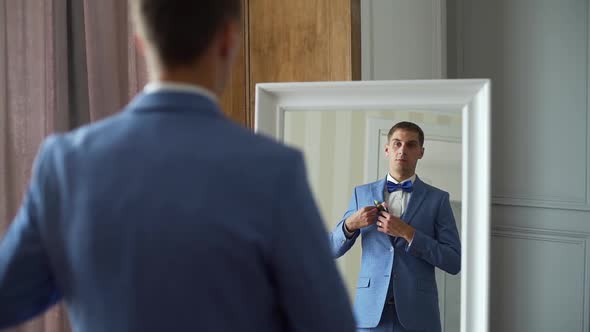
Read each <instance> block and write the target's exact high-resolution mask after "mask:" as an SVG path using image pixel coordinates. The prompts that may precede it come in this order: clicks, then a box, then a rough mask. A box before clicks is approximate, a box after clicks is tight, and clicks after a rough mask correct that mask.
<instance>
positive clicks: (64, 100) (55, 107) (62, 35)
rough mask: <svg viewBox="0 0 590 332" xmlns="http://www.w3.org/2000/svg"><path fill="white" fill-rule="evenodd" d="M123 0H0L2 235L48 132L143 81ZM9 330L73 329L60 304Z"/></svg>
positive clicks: (108, 107)
mask: <svg viewBox="0 0 590 332" xmlns="http://www.w3.org/2000/svg"><path fill="white" fill-rule="evenodd" d="M144 68H145V65H144V63H143V62H142V60H141V59H140V58H139V56H138V54H137V53H136V51H135V48H134V44H133V38H132V31H131V28H130V23H129V20H128V15H127V1H123V0H100V1H96V0H0V238H1V237H2V236H3V234H4V233H5V231H6V229H7V228H8V226H9V224H10V222H11V221H12V218H13V217H14V215H15V214H16V211H17V209H18V207H19V205H20V202H21V199H22V197H23V193H24V190H25V188H26V186H27V183H28V181H29V176H30V172H31V165H32V162H33V159H34V157H35V155H36V153H37V149H38V147H39V144H40V143H41V141H42V140H43V138H44V137H45V136H47V135H49V134H51V133H53V132H61V131H66V130H69V129H72V128H75V127H78V126H80V125H82V124H85V123H88V122H92V121H96V120H98V119H101V118H103V117H105V116H108V115H110V114H113V113H115V112H117V111H119V110H120V109H121V107H122V106H123V105H125V104H126V103H127V102H128V101H129V99H130V98H131V97H132V96H133V95H134V94H135V93H136V92H137V91H138V90H139V89H141V87H143V85H144V84H145V82H146V80H147V75H146V72H145V69H144ZM9 331H10V332H17V331H18V332H36V331H43V332H61V331H69V327H68V321H67V315H66V314H65V311H64V310H63V309H62V308H60V307H56V308H54V309H53V310H51V311H49V312H48V313H47V314H46V315H44V316H43V317H40V318H38V319H36V320H34V321H31V322H28V323H27V324H24V325H22V326H20V327H17V328H14V329H11V330H9Z"/></svg>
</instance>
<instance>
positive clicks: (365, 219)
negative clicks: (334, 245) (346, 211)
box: [344, 206, 379, 233]
mask: <svg viewBox="0 0 590 332" xmlns="http://www.w3.org/2000/svg"><path fill="white" fill-rule="evenodd" d="M377 212H379V210H378V209H377V207H375V206H365V207H364V208H361V209H359V210H357V211H356V212H355V213H354V214H353V215H351V216H350V217H348V218H347V219H346V221H345V222H344V226H345V227H346V229H347V230H348V231H349V232H351V233H354V232H356V230H357V229H361V228H363V227H367V226H369V225H372V224H374V223H375V221H376V220H377Z"/></svg>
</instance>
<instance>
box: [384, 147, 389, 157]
mask: <svg viewBox="0 0 590 332" xmlns="http://www.w3.org/2000/svg"><path fill="white" fill-rule="evenodd" d="M383 151H385V156H387V157H389V144H385V147H384V149H383Z"/></svg>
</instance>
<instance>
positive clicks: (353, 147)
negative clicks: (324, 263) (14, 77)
mask: <svg viewBox="0 0 590 332" xmlns="http://www.w3.org/2000/svg"><path fill="white" fill-rule="evenodd" d="M489 85H490V84H489V81H487V80H436V81H432V80H431V81H365V82H323V83H322V82H314V83H274V84H273V83H271V84H259V85H257V90H256V121H255V129H256V131H257V132H260V133H263V134H266V135H269V136H271V137H273V138H275V139H277V140H279V141H281V142H283V143H285V144H288V145H292V146H295V147H297V148H299V149H300V150H302V151H303V153H304V155H305V158H306V164H307V170H308V178H309V181H310V185H311V187H312V190H313V193H314V196H315V198H316V201H317V202H318V206H319V207H320V211H321V213H322V217H323V219H324V220H325V222H326V227H327V228H328V229H329V230H332V229H333V228H334V226H335V225H336V224H337V223H338V222H339V221H340V220H341V218H342V215H343V213H344V212H345V211H346V209H347V206H348V202H349V199H350V195H351V193H352V190H353V188H354V186H356V185H360V184H364V183H368V182H372V181H375V180H377V179H379V178H382V177H384V176H385V174H387V170H388V162H387V160H386V159H385V158H384V157H383V146H384V145H385V142H386V141H387V132H388V131H389V128H391V126H393V124H395V123H397V122H399V121H411V122H414V123H416V124H418V125H420V126H421V127H422V129H423V130H424V133H425V138H426V139H425V143H424V147H425V149H426V150H425V154H424V158H422V159H421V160H420V161H419V162H418V166H417V169H416V173H417V174H418V176H420V178H421V179H422V180H423V181H424V182H425V183H429V184H432V185H434V186H436V187H438V188H441V189H443V190H445V191H447V192H449V193H450V200H451V207H452V209H453V213H454V215H455V220H456V222H457V226H458V229H459V230H460V234H461V242H462V257H461V260H462V263H461V264H462V269H461V273H460V274H459V275H457V276H452V275H449V274H446V273H444V272H442V271H441V270H439V269H436V270H437V274H436V278H437V280H436V281H437V284H438V292H439V308H440V311H441V324H442V327H443V330H444V331H447V332H451V331H458V330H459V326H460V330H461V331H487V325H488V288H489V285H488V270H489V209H490V191H489V190H490V189H489V188H490V175H489V165H490V160H489V150H490V123H489V111H490V110H489V97H490V86H489ZM335 179H338V181H336V180H335ZM341 179H343V180H341ZM359 242H360V241H359ZM360 254H361V246H360V243H357V244H355V245H354V246H353V247H352V248H351V250H349V251H348V252H347V254H346V255H344V256H343V257H341V258H339V259H338V260H337V262H338V266H339V269H340V271H341V273H342V276H343V279H344V280H345V283H346V285H347V288H348V290H349V293H350V294H351V298H353V297H352V296H354V292H355V291H356V281H357V278H358V272H359V267H360Z"/></svg>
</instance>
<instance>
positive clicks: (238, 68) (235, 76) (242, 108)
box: [220, 0, 250, 125]
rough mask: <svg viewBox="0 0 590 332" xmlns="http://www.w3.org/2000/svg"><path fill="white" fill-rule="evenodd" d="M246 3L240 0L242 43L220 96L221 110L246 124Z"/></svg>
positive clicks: (240, 122)
mask: <svg viewBox="0 0 590 332" xmlns="http://www.w3.org/2000/svg"><path fill="white" fill-rule="evenodd" d="M248 3H249V0H242V8H243V10H242V23H243V27H242V33H241V34H242V37H241V42H242V45H241V47H240V50H239V51H238V54H237V56H236V60H235V63H234V67H233V68H232V72H231V76H230V78H229V81H228V82H227V84H226V88H225V91H224V93H223V95H222V96H221V99H220V103H221V109H222V110H223V112H224V113H225V114H226V115H227V116H228V117H229V118H230V119H232V120H233V121H235V122H237V123H239V124H242V125H247V123H248V119H249V117H250V115H249V111H248V108H247V107H246V105H247V104H248V102H247V101H248V96H249V90H248V58H249V57H248V52H246V50H248V34H247V31H248Z"/></svg>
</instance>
